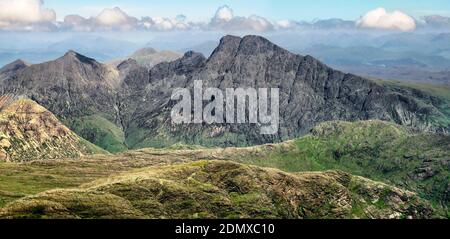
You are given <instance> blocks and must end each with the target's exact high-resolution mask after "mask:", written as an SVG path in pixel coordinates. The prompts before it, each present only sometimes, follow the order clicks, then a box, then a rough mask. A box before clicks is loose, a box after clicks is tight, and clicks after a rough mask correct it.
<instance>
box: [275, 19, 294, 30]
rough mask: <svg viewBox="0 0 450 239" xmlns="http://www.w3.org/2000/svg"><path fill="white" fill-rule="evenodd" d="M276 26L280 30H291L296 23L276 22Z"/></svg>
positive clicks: (287, 21) (288, 21)
mask: <svg viewBox="0 0 450 239" xmlns="http://www.w3.org/2000/svg"><path fill="white" fill-rule="evenodd" d="M275 24H276V26H277V27H279V28H282V29H288V28H292V27H294V26H295V25H296V23H294V22H292V21H290V20H280V21H277V22H276V23H275Z"/></svg>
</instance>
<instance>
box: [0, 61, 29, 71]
mask: <svg viewBox="0 0 450 239" xmlns="http://www.w3.org/2000/svg"><path fill="white" fill-rule="evenodd" d="M27 66H29V64H28V63H26V62H25V61H23V60H21V59H17V60H15V61H13V62H11V63H9V64H7V65H5V66H4V67H2V68H0V72H4V71H14V70H18V69H21V68H25V67H27Z"/></svg>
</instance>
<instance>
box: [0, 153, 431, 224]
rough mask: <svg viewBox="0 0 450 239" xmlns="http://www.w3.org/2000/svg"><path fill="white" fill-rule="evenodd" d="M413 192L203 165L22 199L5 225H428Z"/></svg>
mask: <svg viewBox="0 0 450 239" xmlns="http://www.w3.org/2000/svg"><path fill="white" fill-rule="evenodd" d="M434 216H436V215H435V214H434V211H433V210H432V208H431V207H430V206H429V205H428V204H427V203H426V202H425V201H424V200H421V199H420V198H418V197H417V196H415V194H413V193H411V192H407V191H404V190H400V189H398V188H395V187H391V186H388V185H386V184H383V183H376V182H373V181H371V180H368V179H364V178H361V177H356V176H351V175H350V174H346V173H343V172H339V171H328V172H317V173H297V174H289V173H284V172H282V171H279V170H275V169H263V168H260V167H256V166H249V165H243V164H238V163H232V162H229V161H214V160H209V161H197V162H192V163H187V164H178V165H169V166H160V167H152V168H143V169H139V170H135V171H131V172H127V173H124V174H120V175H116V176H112V177H109V178H106V179H100V180H97V181H94V182H91V183H88V184H85V185H82V186H80V187H78V188H76V189H60V190H51V191H46V192H43V193H39V194H37V195H34V196H30V197H25V198H23V199H19V200H17V201H15V202H13V203H11V204H9V205H8V206H6V207H5V208H3V209H0V218H430V217H434Z"/></svg>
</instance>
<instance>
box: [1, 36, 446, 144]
mask: <svg viewBox="0 0 450 239" xmlns="http://www.w3.org/2000/svg"><path fill="white" fill-rule="evenodd" d="M195 80H202V81H203V84H204V87H205V88H206V87H216V88H219V89H225V88H230V87H232V88H237V87H241V88H246V87H253V88H279V90H280V124H279V132H278V133H277V134H274V135H261V134H259V127H258V126H257V125H250V124H214V125H198V124H187V125H173V124H172V122H171V117H170V111H171V109H172V107H173V105H174V104H175V103H176V102H174V101H171V100H170V96H171V93H172V91H173V90H174V89H175V88H178V87H188V88H190V87H193V82H194V81H195ZM0 93H3V94H6V93H15V94H17V95H26V96H28V97H30V98H32V99H34V100H35V101H37V102H38V103H40V104H42V105H43V106H45V107H47V108H48V109H49V110H51V111H52V112H54V113H55V114H56V115H57V116H58V117H59V118H61V119H63V121H64V122H65V123H66V124H68V126H69V127H70V128H71V129H73V130H74V131H75V132H76V133H78V134H80V135H81V136H82V137H84V138H86V139H88V140H89V141H91V142H94V143H96V144H101V146H102V147H103V148H109V150H112V151H116V150H122V149H125V148H141V147H148V146H154V147H161V146H167V145H171V144H174V143H178V142H183V143H188V144H201V145H207V146H242V145H253V144H261V143H270V142H277V141H282V140H286V139H290V138H294V137H297V136H300V135H303V134H306V133H307V132H309V130H310V129H312V128H313V127H314V126H315V125H317V124H318V123H321V122H324V121H330V120H345V121H355V120H367V119H380V120H385V121H391V122H395V123H397V124H401V125H406V126H410V127H413V128H416V129H418V130H424V131H437V132H448V130H449V128H450V126H449V123H448V122H449V121H448V118H450V115H449V112H448V111H446V110H445V105H446V104H447V103H446V101H445V100H444V99H442V98H438V97H435V96H432V95H429V94H427V93H424V92H422V91H418V90H415V89H411V88H405V87H392V86H388V85H383V84H380V83H377V82H375V81H372V80H368V79H365V78H362V77H359V76H355V75H352V74H345V73H342V72H340V71H336V70H334V69H332V68H330V67H328V66H326V65H325V64H323V63H321V62H320V61H318V60H316V59H315V58H313V57H311V56H302V55H297V54H293V53H291V52H289V51H287V50H285V49H283V48H281V47H279V46H277V45H275V44H273V43H272V42H270V41H269V40H267V39H265V38H263V37H260V36H245V37H242V38H241V37H236V36H225V37H223V38H222V39H221V41H220V43H219V45H218V47H217V48H216V49H215V50H214V52H213V53H212V54H211V56H210V57H209V58H208V59H206V58H205V57H204V56H203V55H202V54H200V53H195V52H187V53H186V54H184V56H182V57H181V58H178V59H176V60H174V61H170V62H162V63H159V64H157V65H155V66H154V67H152V68H151V69H150V70H149V69H148V68H147V67H144V66H140V65H139V64H138V63H137V60H128V61H126V62H124V63H123V64H122V65H120V67H119V70H117V69H115V68H112V67H109V66H107V65H104V64H101V63H99V62H97V61H95V60H93V59H91V58H88V57H85V56H82V55H80V54H78V53H76V52H73V51H70V52H68V53H67V54H65V55H64V56H63V57H62V58H59V59H57V60H55V61H51V62H47V63H42V64H36V65H32V66H28V67H25V68H23V69H20V70H18V71H17V72H15V73H14V74H13V75H12V76H10V77H9V78H7V79H6V80H4V81H3V82H2V83H1V84H0ZM205 103H207V102H205ZM110 145H115V146H114V147H112V149H110Z"/></svg>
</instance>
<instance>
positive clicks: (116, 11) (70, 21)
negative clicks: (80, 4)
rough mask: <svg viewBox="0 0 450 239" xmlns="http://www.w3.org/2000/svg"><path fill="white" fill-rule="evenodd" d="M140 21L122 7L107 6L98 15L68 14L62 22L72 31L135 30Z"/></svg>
mask: <svg viewBox="0 0 450 239" xmlns="http://www.w3.org/2000/svg"><path fill="white" fill-rule="evenodd" d="M138 25H139V23H138V20H137V19H136V18H134V17H131V16H129V15H128V14H126V13H125V12H124V11H122V10H121V9H120V8H118V7H115V8H105V9H103V10H102V11H101V12H100V13H99V14H98V15H97V16H96V17H91V18H84V17H82V16H79V15H68V16H66V17H65V18H64V22H63V23H62V24H61V29H64V30H72V31H95V30H133V29H137V27H138Z"/></svg>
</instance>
